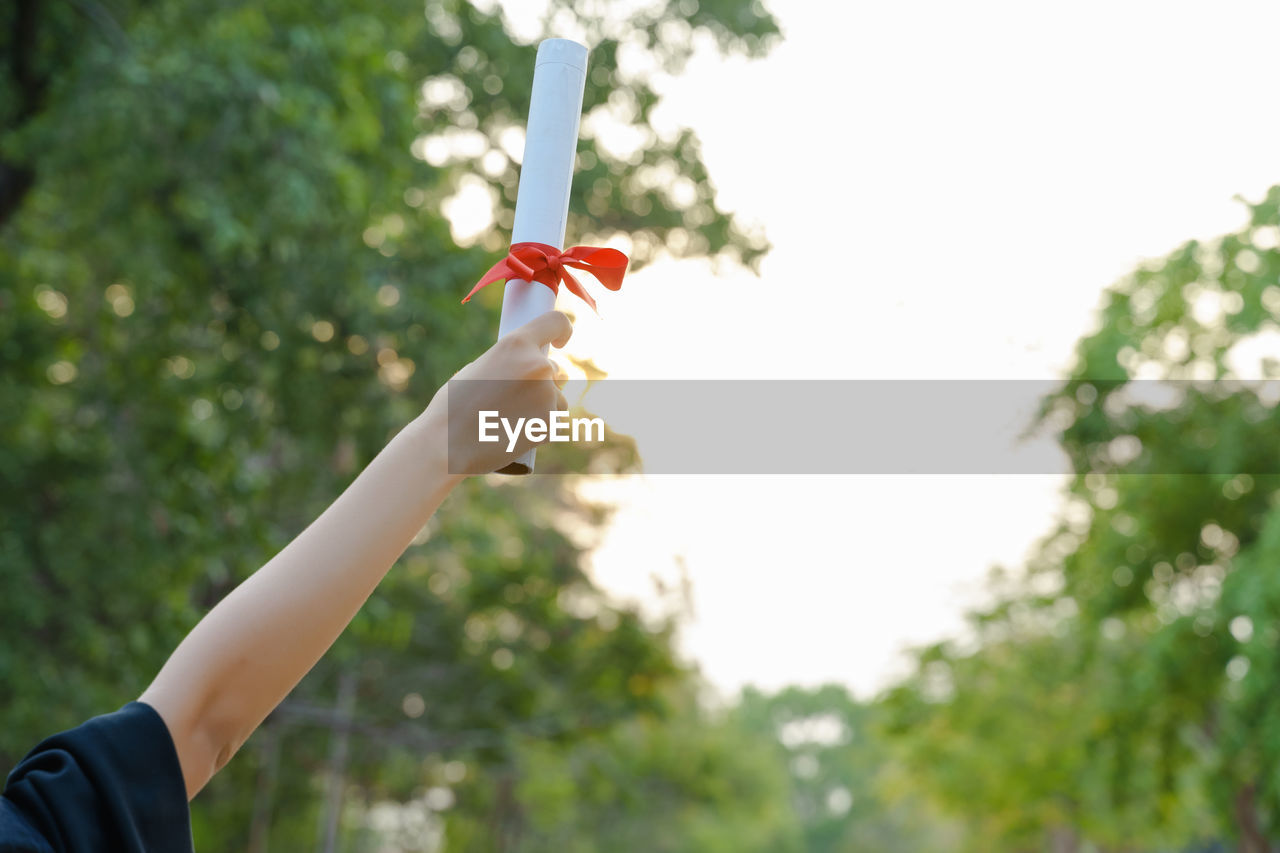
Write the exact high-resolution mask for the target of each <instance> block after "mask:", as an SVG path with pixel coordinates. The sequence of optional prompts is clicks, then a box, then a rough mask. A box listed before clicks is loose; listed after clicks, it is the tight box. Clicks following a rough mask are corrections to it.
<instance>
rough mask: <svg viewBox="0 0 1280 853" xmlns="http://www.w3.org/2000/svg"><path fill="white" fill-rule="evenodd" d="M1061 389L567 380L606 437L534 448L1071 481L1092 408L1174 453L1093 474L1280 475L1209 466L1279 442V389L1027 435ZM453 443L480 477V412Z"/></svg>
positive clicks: (1174, 386) (1234, 391)
mask: <svg viewBox="0 0 1280 853" xmlns="http://www.w3.org/2000/svg"><path fill="white" fill-rule="evenodd" d="M497 384H498V383H487V382H484V381H478V380H469V381H468V380H454V381H453V382H451V383H450V386H451V390H450V399H451V400H454V399H459V400H461V399H475V398H478V397H480V396H481V395H480V394H479V392H480V391H481V390H487V391H490V392H491V393H489V394H487V395H484V396H487V397H489V398H491V399H494V398H498V399H501V396H500V395H499V394H498V393H497V392H496V390H495V389H494V388H488V389H480V388H478V387H476V388H464V387H459V388H458V389H457V390H458V392H459V393H457V394H455V393H454V390H453V386H455V385H458V386H468V385H474V386H480V385H493V386H496V385H497ZM510 384H511V383H506V385H508V386H509V385H510ZM1061 388H1062V381H1061V380H1043V381H1042V380H897V379H895V380H847V381H828V380H759V381H757V380H740V381H732V380H730V381H726V380H683V381H680V380H676V381H672V380H610V379H605V380H599V381H595V382H592V383H590V385H589V387H588V383H586V382H581V381H573V382H570V383H569V384H568V386H566V388H565V396H566V398H567V399H568V402H569V405H570V407H571V411H570V415H569V417H570V418H571V419H581V418H588V417H593V416H594V417H599V418H600V419H602V420H603V423H604V427H605V432H606V435H605V440H604V441H598V440H595V438H596V433H597V431H593V430H590V429H585V430H584V429H582V428H580V429H578V440H577V441H568V442H562V443H555V442H550V441H548V440H546V439H545V438H544V439H543V440H541V441H538V442H535V443H536V445H537V447H538V470H537V471H536V472H535V473H542V474H563V473H622V472H624V471H625V470H628V469H629V468H630V469H631V470H639V471H643V472H644V473H647V474H798V475H813V474H1063V473H1071V472H1072V470H1073V469H1072V466H1071V462H1070V460H1068V458H1067V456H1066V454H1065V453H1064V452H1063V450H1062V449H1061V448H1060V447H1059V446H1058V444H1057V441H1056V429H1055V428H1054V427H1055V426H1056V427H1060V426H1061V425H1062V424H1064V423H1067V422H1069V420H1070V418H1071V417H1078V416H1080V415H1082V414H1086V413H1087V412H1088V411H1089V410H1090V408H1091V407H1105V411H1106V412H1107V413H1108V414H1109V415H1110V416H1111V417H1110V418H1109V419H1108V420H1107V421H1106V423H1107V424H1114V423H1116V422H1117V418H1118V416H1120V415H1124V416H1125V417H1124V420H1125V421H1133V422H1134V423H1135V424H1145V425H1146V427H1147V429H1148V431H1151V428H1152V427H1158V430H1157V431H1158V433H1159V438H1160V440H1161V441H1163V442H1164V443H1165V445H1166V446H1165V450H1164V451H1162V452H1159V453H1154V454H1153V453H1151V452H1149V450H1148V448H1145V447H1144V446H1143V443H1142V439H1141V438H1139V437H1138V436H1137V435H1129V434H1120V433H1117V434H1116V435H1114V436H1106V438H1107V440H1108V442H1109V444H1107V446H1106V448H1105V452H1104V453H1102V454H1100V455H1099V456H1098V458H1097V459H1096V460H1095V463H1096V466H1097V470H1106V471H1132V472H1135V473H1145V474H1188V473H1206V472H1207V471H1210V470H1211V471H1213V473H1217V474H1223V473H1248V474H1268V473H1280V445H1277V446H1276V447H1274V448H1273V449H1272V450H1270V451H1267V450H1266V449H1265V447H1258V448H1255V449H1256V450H1258V451H1260V452H1255V453H1253V454H1248V453H1245V454H1238V458H1239V461H1238V463H1233V464H1235V465H1236V467H1238V468H1239V470H1233V471H1229V472H1228V471H1223V470H1219V468H1221V464H1219V463H1215V464H1214V465H1212V466H1209V465H1208V463H1207V462H1206V460H1208V459H1209V458H1210V457H1211V456H1215V448H1216V447H1217V437H1216V433H1222V432H1225V431H1226V430H1225V427H1227V426H1230V425H1233V424H1234V426H1235V427H1239V426H1241V425H1242V424H1241V421H1246V422H1247V423H1246V424H1244V425H1245V426H1247V427H1248V428H1249V429H1251V430H1255V431H1256V432H1257V433H1258V434H1259V435H1261V434H1262V433H1264V432H1266V433H1268V434H1269V433H1271V432H1272V431H1274V429H1275V427H1276V425H1277V421H1276V420H1275V418H1276V412H1275V408H1274V407H1275V404H1276V401H1277V400H1280V380H1267V381H1257V382H1245V381H1234V380H1222V381H1217V382H1201V381H1194V382H1193V381H1191V380H1187V381H1176V380H1168V381H1166V380H1141V381H1132V382H1127V383H1123V384H1120V383H1109V384H1108V383H1093V384H1089V385H1086V386H1084V387H1082V388H1080V389H1079V390H1078V392H1077V393H1076V394H1075V395H1074V396H1073V397H1071V398H1068V399H1066V400H1062V401H1060V403H1059V410H1058V411H1057V412H1056V414H1051V415H1050V418H1049V422H1048V425H1047V426H1046V427H1042V428H1041V429H1040V430H1039V432H1038V433H1035V434H1026V433H1027V431H1028V429H1029V428H1030V427H1031V425H1032V423H1033V422H1034V420H1035V417H1036V413H1037V412H1038V411H1039V409H1040V407H1041V404H1042V403H1043V401H1044V400H1045V398H1046V397H1047V396H1049V395H1050V394H1053V393H1055V392H1057V391H1058V390H1060V389H1061ZM508 392H509V389H507V390H506V391H504V392H503V393H508ZM1067 407H1070V409H1071V411H1066V410H1065V409H1066V408H1067ZM1193 410H1194V411H1195V412H1196V413H1198V414H1197V417H1196V419H1195V423H1196V426H1195V427H1194V430H1195V434H1194V435H1192V434H1191V432H1190V431H1191V430H1192V429H1193V428H1192V427H1191V426H1187V427H1186V429H1187V430H1188V433H1187V435H1186V436H1184V437H1183V438H1184V439H1185V441H1184V440H1183V439H1177V440H1178V441H1180V442H1182V445H1183V446H1182V447H1180V448H1179V452H1178V453H1170V452H1168V448H1167V445H1168V443H1169V441H1170V430H1172V431H1173V432H1172V434H1173V436H1174V437H1175V438H1176V437H1177V436H1178V435H1179V433H1178V432H1177V430H1178V429H1179V426H1178V425H1179V424H1182V423H1188V424H1189V423H1190V421H1188V420H1186V419H1185V418H1184V417H1183V416H1184V415H1186V414H1188V413H1191V412H1192V411H1193ZM1215 413H1221V414H1220V415H1218V416H1215ZM504 416H505V415H504V414H503V413H501V412H498V413H497V417H498V418H501V417H504ZM1215 417H1217V418H1218V419H1215ZM547 419H548V420H549V419H550V418H549V416H548V418H547ZM562 420H563V418H562ZM1205 424H1209V428H1208V432H1209V433H1211V434H1209V435H1206V426H1205ZM511 426H514V425H513V424H508V427H511ZM1215 426H1217V427H1220V428H1219V429H1217V430H1216V431H1215V429H1214V428H1213V427H1215ZM489 427H490V428H489V435H490V436H493V435H497V436H500V438H501V441H500V445H501V446H502V447H506V445H507V443H508V437H509V435H510V434H511V433H510V431H509V430H505V429H504V428H503V427H501V426H499V425H498V423H497V422H496V421H495V419H494V417H493V416H490V418H489ZM566 429H567V428H566ZM1139 431H1141V430H1139ZM449 440H450V466H451V469H452V470H453V471H454V472H455V473H483V472H479V471H471V470H465V468H466V460H470V459H474V458H476V448H477V440H478V423H477V417H476V415H475V413H474V412H470V413H468V412H462V411H459V412H451V413H450V436H449ZM1236 440H1237V441H1238V440H1239V437H1238V435H1237V437H1236ZM493 446H494V445H493V444H490V447H493ZM631 451H634V452H631ZM516 455H518V453H515V452H513V453H512V454H511V456H512V458H514V457H515V456H516ZM636 455H638V464H637V462H636V458H635V457H636ZM1216 456H1218V457H1221V454H1216ZM455 462H456V464H455ZM632 466H634V467H632Z"/></svg>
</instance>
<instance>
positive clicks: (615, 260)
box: [462, 243, 627, 311]
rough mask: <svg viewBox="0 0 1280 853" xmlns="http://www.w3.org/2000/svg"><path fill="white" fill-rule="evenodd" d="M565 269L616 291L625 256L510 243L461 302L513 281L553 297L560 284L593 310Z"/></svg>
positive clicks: (624, 268)
mask: <svg viewBox="0 0 1280 853" xmlns="http://www.w3.org/2000/svg"><path fill="white" fill-rule="evenodd" d="M566 267H573V268H574V269H580V270H586V271H587V272H589V273H591V274H592V275H594V276H595V277H596V278H597V279H599V280H600V283H601V284H603V285H604V286H605V287H607V288H609V289H610V290H617V289H618V288H620V287H622V277H623V276H624V275H626V272H627V256H626V255H624V254H622V252H619V251H618V250H617V249H602V248H599V247H597V246H573V247H571V248H568V249H565V250H564V251H560V250H559V249H557V248H556V247H555V246H549V245H547V244H546V243H513V244H512V245H511V250H510V251H509V252H508V253H507V256H506V257H505V258H503V259H502V260H500V261H498V262H497V263H496V264H494V265H493V266H492V267H490V268H489V271H488V272H487V273H485V274H484V275H483V276H481V277H480V280H479V281H478V282H476V286H475V287H473V288H471V292H470V293H468V294H467V295H466V296H465V297H463V299H462V301H463V302H466V301H467V300H468V299H470V298H471V297H472V296H475V295H476V291H478V290H479V289H480V288H482V287H484V286H485V285H486V284H493V283H494V282H495V281H501V280H504V279H509V278H515V279H519V280H520V281H536V282H538V283H540V284H545V285H546V286H547V287H549V288H551V292H552V293H556V292H557V291H558V289H559V286H560V283H561V282H564V286H565V287H567V288H569V292H570V293H572V294H573V295H574V296H577V297H578V298H579V299H581V300H582V301H583V302H585V303H587V304H588V305H590V306H591V310H592V311H594V310H596V301H595V300H594V299H592V298H591V294H590V293H587V291H585V290H584V289H583V288H582V285H581V284H579V283H578V280H577V279H576V278H574V277H573V274H572V273H570V272H569V270H567V269H566Z"/></svg>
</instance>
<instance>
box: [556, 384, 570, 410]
mask: <svg viewBox="0 0 1280 853" xmlns="http://www.w3.org/2000/svg"><path fill="white" fill-rule="evenodd" d="M556 411H557V412H567V411H569V401H568V400H566V399H565V397H564V394H563V393H561V392H560V391H559V390H558V389H557V390H556Z"/></svg>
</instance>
